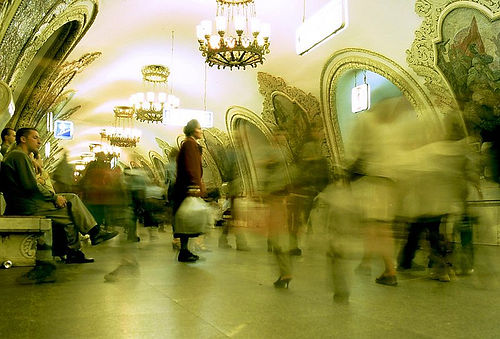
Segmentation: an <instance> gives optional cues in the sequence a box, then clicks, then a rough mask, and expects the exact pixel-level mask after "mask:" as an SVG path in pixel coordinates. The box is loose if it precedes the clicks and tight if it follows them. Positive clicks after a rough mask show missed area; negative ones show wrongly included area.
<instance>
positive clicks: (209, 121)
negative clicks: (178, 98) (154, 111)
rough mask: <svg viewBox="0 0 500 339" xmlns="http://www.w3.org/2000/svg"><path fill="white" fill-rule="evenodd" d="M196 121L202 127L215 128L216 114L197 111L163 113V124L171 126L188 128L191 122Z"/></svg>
mask: <svg viewBox="0 0 500 339" xmlns="http://www.w3.org/2000/svg"><path fill="white" fill-rule="evenodd" d="M192 119H196V120H198V122H199V123H200V126H201V127H204V128H209V127H213V126H214V114H213V113H212V112H209V111H202V110H195V109H183V108H175V109H165V111H163V123H164V124H165V125H170V126H186V124H187V123H188V121H189V120H192Z"/></svg>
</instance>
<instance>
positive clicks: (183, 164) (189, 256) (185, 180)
mask: <svg viewBox="0 0 500 339" xmlns="http://www.w3.org/2000/svg"><path fill="white" fill-rule="evenodd" d="M184 134H185V136H186V139H184V141H183V142H182V144H181V148H180V150H179V155H178V156H177V179H176V181H175V186H174V204H173V214H174V219H175V214H176V213H177V210H178V209H179V207H180V206H181V204H182V202H183V201H184V199H185V198H187V197H189V196H195V197H200V196H202V195H203V194H204V191H205V187H204V184H203V182H202V180H201V177H202V176H203V168H202V166H201V151H202V149H201V146H200V145H199V144H198V143H197V142H196V140H198V139H201V137H202V135H203V132H202V130H201V126H200V123H199V122H198V121H197V120H194V119H193V120H191V121H189V122H188V123H187V125H186V126H185V127H184ZM199 235H200V233H194V234H193V233H183V230H181V229H178V227H176V225H175V224H174V238H180V240H181V249H180V251H179V256H178V258H177V259H178V261H180V262H194V261H196V260H198V259H199V257H198V256H197V255H195V254H193V253H191V252H190V251H189V250H188V241H189V238H190V237H197V236H199Z"/></svg>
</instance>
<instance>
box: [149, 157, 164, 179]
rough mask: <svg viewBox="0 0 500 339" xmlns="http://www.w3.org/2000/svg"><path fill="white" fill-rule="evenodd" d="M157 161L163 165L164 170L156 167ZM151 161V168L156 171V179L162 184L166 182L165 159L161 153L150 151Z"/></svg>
mask: <svg viewBox="0 0 500 339" xmlns="http://www.w3.org/2000/svg"><path fill="white" fill-rule="evenodd" d="M155 159H158V161H159V162H160V163H161V164H162V168H158V166H156V162H155ZM149 161H150V163H151V168H152V169H153V171H154V175H155V178H156V179H157V180H158V181H159V183H160V184H162V183H164V182H165V157H163V156H162V155H161V154H160V153H158V152H155V151H149Z"/></svg>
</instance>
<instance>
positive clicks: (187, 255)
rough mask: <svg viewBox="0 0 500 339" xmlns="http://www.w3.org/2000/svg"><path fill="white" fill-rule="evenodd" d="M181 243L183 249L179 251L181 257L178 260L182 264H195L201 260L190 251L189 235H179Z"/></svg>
mask: <svg viewBox="0 0 500 339" xmlns="http://www.w3.org/2000/svg"><path fill="white" fill-rule="evenodd" d="M179 238H180V241H181V249H180V251H179V255H178V257H177V260H178V261H180V262H195V261H196V260H198V259H199V257H198V256H197V255H194V254H193V253H191V252H190V251H189V249H188V244H189V236H188V235H179Z"/></svg>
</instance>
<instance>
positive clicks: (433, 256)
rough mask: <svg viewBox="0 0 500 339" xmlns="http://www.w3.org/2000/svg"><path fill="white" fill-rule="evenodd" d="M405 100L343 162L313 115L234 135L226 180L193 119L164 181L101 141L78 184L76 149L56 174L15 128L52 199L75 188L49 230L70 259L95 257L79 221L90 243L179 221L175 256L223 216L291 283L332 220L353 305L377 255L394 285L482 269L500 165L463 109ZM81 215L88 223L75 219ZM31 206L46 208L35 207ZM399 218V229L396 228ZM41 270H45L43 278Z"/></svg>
mask: <svg viewBox="0 0 500 339" xmlns="http://www.w3.org/2000/svg"><path fill="white" fill-rule="evenodd" d="M406 107H407V106H406V105H404V102H403V99H402V97H397V98H390V99H385V100H382V101H380V102H378V103H376V104H375V105H374V106H373V107H372V109H370V110H369V111H367V112H364V113H362V114H359V116H357V118H356V121H355V125H354V127H353V128H352V130H351V131H350V133H349V136H348V138H347V140H346V142H345V149H344V154H343V156H344V161H343V163H342V164H341V165H338V166H336V167H332V166H331V164H330V163H329V159H327V158H326V157H325V152H323V148H324V147H326V145H324V144H323V143H324V138H325V136H324V135H323V132H322V129H321V128H320V127H319V126H316V125H311V126H308V128H307V129H306V130H305V132H304V133H303V135H302V136H301V140H299V141H298V142H297V140H295V142H294V144H293V145H292V144H290V142H289V141H290V138H291V136H290V133H289V131H288V130H287V129H285V128H276V130H274V131H273V140H269V143H267V144H262V145H255V146H254V147H252V148H251V150H250V151H249V150H246V152H243V151H242V150H241V149H240V148H239V147H238V145H243V143H244V140H243V139H242V138H243V137H242V136H239V135H236V142H235V144H234V148H233V149H232V150H231V151H229V150H228V153H227V157H226V159H227V160H228V162H229V163H228V166H227V169H228V173H226V174H227V175H226V179H227V180H226V182H225V183H224V184H223V186H222V187H217V188H216V187H208V188H207V187H205V183H204V180H203V166H202V156H203V152H205V151H206V150H202V148H201V146H199V144H198V142H197V141H198V140H199V139H201V138H202V130H201V127H200V125H199V123H198V122H197V121H196V120H192V121H190V122H189V123H188V124H187V125H186V127H185V128H184V133H185V136H186V138H185V140H184V141H183V142H182V143H181V147H180V149H174V150H172V152H171V154H169V159H170V161H169V162H168V163H167V165H166V167H165V173H164V180H163V181H161V180H158V177H155V176H153V174H152V173H151V172H150V171H148V170H147V169H146V168H140V167H134V168H132V167H120V166H115V167H112V162H111V161H110V158H109V157H107V156H106V155H105V154H104V153H97V154H96V158H95V160H94V161H92V162H90V163H89V164H88V165H87V167H86V168H85V170H84V171H83V173H82V175H81V177H80V179H79V181H78V182H77V181H75V177H74V169H73V168H72V166H71V165H70V164H69V163H68V160H67V157H66V155H64V156H63V157H62V158H61V160H60V161H59V163H58V164H57V166H56V168H55V170H54V172H53V173H52V176H51V177H50V176H49V175H48V174H47V173H45V172H44V171H43V163H41V159H40V157H39V154H38V153H37V152H36V147H34V146H33V147H32V148H29V147H28V146H29V145H28V143H29V140H28V139H29V138H28V137H29V136H30V135H31V134H29V133H27V132H26V131H22V132H23V133H24V134H23V135H22V137H20V136H19V132H18V136H17V139H16V143H17V147H18V149H21V150H25V151H29V152H25V153H26V154H27V155H28V156H31V160H30V161H31V162H32V163H30V164H29V166H30V168H31V169H32V171H33V175H34V176H35V179H36V180H37V185H38V186H37V187H36V188H33V187H32V188H30V189H32V190H38V191H37V192H42V190H43V189H47V190H48V191H49V192H52V195H51V194H50V193H47V194H46V196H50V197H51V199H56V198H54V197H56V196H58V195H60V194H62V193H65V194H66V193H73V194H72V195H67V194H66V195H63V196H64V197H65V198H64V203H61V205H60V206H59V205H58V202H57V199H56V200H54V203H55V204H56V207H57V208H59V209H65V208H67V207H66V205H67V204H69V207H68V208H69V212H68V213H69V214H68V218H69V219H68V220H70V219H71V220H70V221H68V222H67V223H66V224H65V225H63V227H62V229H59V231H54V232H53V233H54V239H53V242H52V244H53V245H52V246H53V248H52V252H53V255H55V256H59V257H60V258H61V259H62V260H63V261H64V260H65V261H66V262H68V263H79V262H80V263H85V262H91V261H93V260H90V258H86V257H85V255H83V254H78V255H75V254H74V253H75V251H79V247H77V246H76V247H75V246H73V245H72V244H73V243H75V241H76V240H75V239H74V237H75V236H74V234H73V233H74V232H76V231H74V232H73V233H71V232H69V231H68V230H67V228H68V226H67V224H68V223H72V224H76V226H77V227H76V229H77V231H78V232H79V233H80V235H79V238H78V239H80V240H81V239H82V237H83V236H84V235H85V234H88V238H90V240H91V242H92V244H98V243H100V242H102V241H106V240H109V239H111V238H112V237H114V236H116V233H117V232H116V230H115V228H118V227H122V228H123V233H124V234H126V239H127V240H128V241H130V242H139V241H141V239H140V236H139V234H138V227H146V228H147V229H149V230H150V231H149V234H150V237H154V236H155V235H154V234H156V233H157V232H171V233H172V247H173V249H174V250H176V251H179V252H178V261H179V262H188V263H194V262H196V261H197V260H199V258H200V257H199V255H198V254H200V253H201V252H202V251H206V250H209V248H208V246H207V245H206V244H205V243H204V241H203V236H204V234H206V233H209V232H211V230H213V229H214V228H216V227H218V226H219V227H220V231H219V232H220V234H219V238H218V247H219V248H220V249H221V250H222V249H228V248H231V247H232V246H231V245H230V238H229V237H230V235H232V234H234V236H235V238H236V249H237V250H240V251H250V250H251V248H250V246H249V243H248V241H247V236H248V233H249V232H252V234H253V236H254V235H255V234H257V236H258V237H259V239H260V238H262V239H263V241H266V242H267V250H268V252H269V253H272V254H273V255H274V257H275V258H276V263H277V266H278V279H277V280H276V281H275V282H274V286H275V287H276V288H288V286H289V284H290V282H291V280H292V278H293V277H294V273H293V260H294V257H298V256H301V255H302V254H303V248H302V246H301V244H302V243H303V239H302V236H303V235H304V234H306V233H311V232H318V233H321V232H323V233H324V234H326V235H327V236H326V237H324V239H323V240H324V242H325V244H326V247H327V248H328V252H327V253H326V255H327V258H328V260H329V262H330V265H329V267H330V268H331V272H330V274H331V277H332V283H333V285H332V290H333V292H334V300H335V301H336V302H340V303H346V302H348V300H349V297H350V295H351V293H352V291H351V289H352V287H351V283H350V281H351V275H352V274H353V273H354V272H356V273H359V274H362V275H363V274H366V275H370V274H371V272H372V270H374V269H375V268H376V267H380V266H377V265H376V264H374V263H376V261H377V260H378V261H380V262H381V263H382V264H383V270H382V272H378V273H377V278H376V279H375V282H376V283H377V284H380V285H385V286H397V285H398V275H400V274H405V273H407V272H412V271H422V272H423V271H426V272H427V273H428V275H429V277H430V278H431V279H435V280H438V281H440V282H450V281H452V280H454V279H455V278H456V275H467V274H472V273H473V272H474V248H473V244H472V234H473V229H474V227H475V225H477V222H478V217H477V215H474V213H472V211H471V210H470V209H469V208H468V203H467V202H468V201H470V200H478V199H481V198H482V193H481V189H480V179H481V177H484V175H485V173H486V172H485V167H489V168H493V169H495V168H496V167H497V166H496V164H495V161H496V160H495V158H489V157H488V156H487V153H485V150H486V148H485V147H483V149H481V147H478V146H477V145H480V144H481V142H480V140H479V139H478V138H477V137H474V136H470V135H468V134H467V132H466V128H465V125H464V121H463V120H462V118H461V115H460V114H459V113H457V112H441V113H442V114H443V118H442V119H430V118H426V117H419V118H418V119H417V118H416V117H415V116H414V113H413V114H412V112H408V111H407V108H406ZM441 113H440V114H441ZM429 116H431V115H430V114H429ZM12 132H13V131H12V130H10V131H7V132H6V133H4V132H2V140H3V143H5V144H6V149H5V152H4V144H2V154H3V155H4V157H5V159H4V164H3V165H2V175H1V176H2V183H3V185H2V188H3V192H4V194H5V195H6V200H7V212H9V204H11V205H12V204H15V203H16V202H15V199H14V198H12V195H11V194H12V192H11V190H10V189H9V188H7V186H6V184H9V181H8V180H6V179H5V177H6V176H9V175H13V172H9V170H8V168H9V166H11V165H9V164H11V163H13V161H14V160H12V158H13V156H10V155H9V153H7V148H8V147H9V146H10V145H14V146H16V144H15V143H14V142H13V141H10V144H9V145H7V144H8V143H9V141H8V140H7V139H8V138H9V137H10V138H11V136H10V134H9V133H12ZM31 132H33V131H31ZM33 133H34V132H33ZM14 134H15V132H14ZM23 138H24V139H23ZM9 140H10V139H9ZM23 145H28V146H26V147H24V146H23ZM14 146H11V149H12V147H14ZM23 147H24V148H23ZM14 148H15V147H14ZM249 153H251V154H249ZM485 154H486V155H485ZM23 156H24V155H23ZM19 157H21V155H19ZM245 157H250V158H251V159H252V160H253V163H252V165H251V166H250V167H251V168H247V169H245V171H247V172H248V173H247V174H249V175H246V176H245V177H243V176H242V171H243V170H242V167H241V166H240V165H241V163H242V160H241V159H244V158H245ZM23 159H24V158H23ZM490 164H491V165H490ZM6 168H7V170H6ZM27 175H29V173H28V174H27ZM246 180H250V181H251V182H248V181H246ZM52 183H53V184H52ZM43 187H45V188H43ZM36 194H39V193H36ZM26 199H31V198H30V196H27V197H26ZM37 199H38V198H37ZM80 199H81V200H80ZM50 201H52V200H50ZM80 203H81V206H80V205H79V204H80ZM19 212H20V211H19V210H16V211H14V213H11V214H16V213H19ZM87 212H88V213H89V214H90V215H91V216H86V213H87ZM77 213H82V214H83V215H84V216H85V218H86V219H85V221H81V222H75V215H76V214H77ZM28 214H33V215H38V213H37V211H31V212H30V213H28ZM45 215H48V214H45ZM51 217H52V215H51ZM82 218H83V217H82ZM89 220H90V221H89ZM65 222H66V221H64V222H63V223H65ZM80 224H82V225H86V226H85V227H84V226H80ZM94 226H97V227H98V229H94V228H93V227H94ZM395 230H396V231H397V230H399V231H401V230H403V232H399V234H397V237H395ZM192 238H194V241H193V242H192V243H191V245H190V244H189V239H192ZM99 240H100V241H99ZM42 245H43V243H42ZM396 245H400V246H396ZM72 246H73V247H72ZM418 251H422V252H425V255H423V257H425V258H426V259H425V260H424V262H422V261H421V262H416V260H415V258H416V254H417V252H418ZM78 258H79V259H78ZM242 260H243V259H242ZM353 262H354V263H356V265H354V266H355V267H353V265H352V263H353ZM242 264H245V263H244V262H242ZM137 265H138V264H137V259H136V258H135V257H130V256H124V259H123V261H122V263H120V265H119V266H118V268H117V269H116V270H115V271H113V272H111V273H109V274H107V275H106V277H105V278H106V280H110V281H114V280H117V279H118V278H119V275H120V272H123V270H125V269H129V270H130V268H131V267H137ZM132 271H134V270H132ZM28 278H29V277H28ZM28 280H29V279H28ZM31 280H33V279H31ZM34 280H36V281H37V282H44V281H43V279H41V278H40V277H39V276H37V277H36V279H34Z"/></svg>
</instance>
